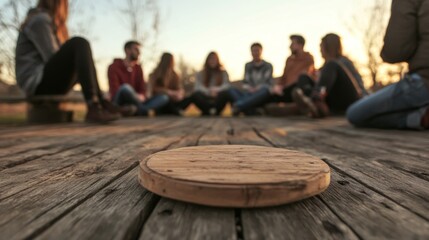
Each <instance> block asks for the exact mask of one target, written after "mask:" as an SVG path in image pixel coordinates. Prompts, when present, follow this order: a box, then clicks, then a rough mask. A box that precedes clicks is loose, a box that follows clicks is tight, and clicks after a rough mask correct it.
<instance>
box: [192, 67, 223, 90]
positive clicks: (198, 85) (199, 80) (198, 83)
mask: <svg viewBox="0 0 429 240" xmlns="http://www.w3.org/2000/svg"><path fill="white" fill-rule="evenodd" d="M222 79H223V81H222V85H220V86H216V76H212V77H211V79H210V84H209V87H206V86H205V84H204V71H201V72H199V73H197V74H196V80H195V89H194V91H195V92H202V93H204V94H206V95H209V94H210V89H217V90H219V91H223V90H226V89H228V88H229V87H230V86H231V84H230V82H229V76H228V73H227V72H226V71H222Z"/></svg>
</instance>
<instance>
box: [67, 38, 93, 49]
mask: <svg viewBox="0 0 429 240" xmlns="http://www.w3.org/2000/svg"><path fill="white" fill-rule="evenodd" d="M69 44H71V45H73V46H74V47H76V48H79V49H91V46H90V43H89V42H88V40H86V39H85V38H82V37H73V38H71V39H70V40H69Z"/></svg>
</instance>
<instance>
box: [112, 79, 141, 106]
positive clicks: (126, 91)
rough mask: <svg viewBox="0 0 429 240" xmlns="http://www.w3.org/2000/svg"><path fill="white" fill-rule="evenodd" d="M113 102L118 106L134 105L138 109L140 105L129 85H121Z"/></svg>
mask: <svg viewBox="0 0 429 240" xmlns="http://www.w3.org/2000/svg"><path fill="white" fill-rule="evenodd" d="M113 102H114V103H115V104H116V105H118V106H124V105H134V106H136V107H138V106H139V105H140V103H141V101H140V99H139V97H138V94H137V93H136V91H135V90H134V88H133V87H131V85H129V84H122V85H121V87H120V88H119V89H118V92H117V93H116V95H115V97H114V98H113Z"/></svg>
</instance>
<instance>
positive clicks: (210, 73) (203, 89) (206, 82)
mask: <svg viewBox="0 0 429 240" xmlns="http://www.w3.org/2000/svg"><path fill="white" fill-rule="evenodd" d="M229 88H230V82H229V77H228V73H227V72H226V71H225V69H224V68H223V66H222V64H221V63H220V60H219V56H218V54H217V53H216V52H211V53H209V55H208V56H207V59H206V62H205V63H204V69H203V70H202V71H201V72H199V73H197V75H196V81H195V89H194V94H193V95H192V102H193V103H194V104H195V105H196V106H197V107H198V108H199V109H200V110H201V112H202V115H203V116H208V115H211V114H215V115H220V114H221V113H222V111H223V109H224V108H225V106H226V104H227V103H228V102H229V101H230V94H229V92H228V90H229Z"/></svg>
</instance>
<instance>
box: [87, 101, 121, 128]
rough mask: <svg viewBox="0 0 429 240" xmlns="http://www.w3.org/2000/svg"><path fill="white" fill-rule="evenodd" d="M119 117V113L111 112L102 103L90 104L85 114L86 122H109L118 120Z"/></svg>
mask: <svg viewBox="0 0 429 240" xmlns="http://www.w3.org/2000/svg"><path fill="white" fill-rule="evenodd" d="M119 118H120V116H119V114H117V113H116V114H115V113H111V112H109V111H108V110H107V109H104V108H103V107H102V105H101V104H90V105H89V106H88V112H87V113H86V116H85V122H88V123H108V122H111V121H115V120H118V119H119Z"/></svg>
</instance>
